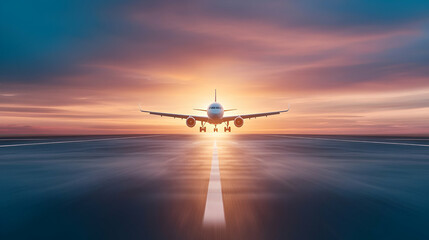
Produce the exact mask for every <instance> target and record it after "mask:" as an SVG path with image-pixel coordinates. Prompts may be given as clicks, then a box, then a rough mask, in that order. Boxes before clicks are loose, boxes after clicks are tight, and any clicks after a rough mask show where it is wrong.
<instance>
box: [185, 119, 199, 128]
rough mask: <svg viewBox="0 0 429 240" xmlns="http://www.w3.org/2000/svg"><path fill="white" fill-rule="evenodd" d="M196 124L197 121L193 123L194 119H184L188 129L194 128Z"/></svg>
mask: <svg viewBox="0 0 429 240" xmlns="http://www.w3.org/2000/svg"><path fill="white" fill-rule="evenodd" d="M196 123H197V121H195V118H193V117H188V118H187V119H186V126H188V127H190V128H191V127H194V126H195V124H196Z"/></svg>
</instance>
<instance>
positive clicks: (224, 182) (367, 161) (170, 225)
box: [0, 134, 429, 239]
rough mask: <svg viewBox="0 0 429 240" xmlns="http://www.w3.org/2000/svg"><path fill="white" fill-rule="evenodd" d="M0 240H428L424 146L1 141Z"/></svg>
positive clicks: (150, 139) (204, 139)
mask: <svg viewBox="0 0 429 240" xmlns="http://www.w3.org/2000/svg"><path fill="white" fill-rule="evenodd" d="M0 213H1V214H0V239H429V138H419V137H417V138H416V137H362V136H359V137H358V136H308V135H306V136H298V135H228V134H219V135H213V134H206V135H205V134H202V135H143V136H93V137H91V136H80V137H37V138H17V139H6V138H0Z"/></svg>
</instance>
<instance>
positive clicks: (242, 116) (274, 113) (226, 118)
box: [222, 108, 289, 122]
mask: <svg viewBox="0 0 429 240" xmlns="http://www.w3.org/2000/svg"><path fill="white" fill-rule="evenodd" d="M287 111H289V108H288V109H286V110H282V111H276V112H264V113H254V114H243V115H236V116H227V117H223V119H222V121H223V122H227V121H234V119H235V118H236V117H241V118H243V119H250V118H257V117H268V116H271V115H276V114H280V113H283V112H287Z"/></svg>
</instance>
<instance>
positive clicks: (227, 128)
mask: <svg viewBox="0 0 429 240" xmlns="http://www.w3.org/2000/svg"><path fill="white" fill-rule="evenodd" d="M223 131H224V132H231V127H230V126H229V122H226V127H224V128H223Z"/></svg>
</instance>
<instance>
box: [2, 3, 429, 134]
mask: <svg viewBox="0 0 429 240" xmlns="http://www.w3.org/2000/svg"><path fill="white" fill-rule="evenodd" d="M0 36H1V37H0V135H3V136H9V135H39V134H43V135H68V134H131V133H136V134H140V133H185V134H187V133H197V132H198V128H188V127H186V125H185V121H184V120H179V119H168V118H160V117H158V116H153V115H146V114H144V113H140V112H139V111H138V104H139V103H140V104H141V105H142V106H143V108H145V109H147V110H152V111H162V112H173V113H183V114H194V115H201V114H202V113H201V112H197V111H194V110H193V108H206V107H207V105H208V104H210V103H211V102H213V100H214V89H215V88H216V89H217V91H218V101H219V102H221V103H222V104H223V106H224V107H225V108H237V109H238V110H237V111H235V112H229V113H230V114H244V113H257V112H265V111H273V110H282V109H285V108H287V106H288V104H290V105H291V110H290V112H288V113H285V114H282V115H277V116H273V117H269V118H261V119H252V120H250V121H245V123H244V126H243V127H242V128H240V129H237V128H234V127H233V130H232V131H233V132H236V133H291V134H401V135H403V134H426V135H427V134H429V1H427V0H421V1H417V0H408V1H400V0H398V1H391V0H389V1H388V0H378V1H375V0H351V1H342V0H326V1H318V0H300V1H287V0H282V1H273V0H256V1H255V0H218V1H186V0H185V1H174V0H171V1H159V0H156V1H155V0H154V1H137V0H135V1H134V0H121V1H116V0H107V1H97V0H96V1H83V0H75V1H58V0H40V1H29V0H3V1H1V2H0ZM209 130H210V131H211V129H209Z"/></svg>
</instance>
